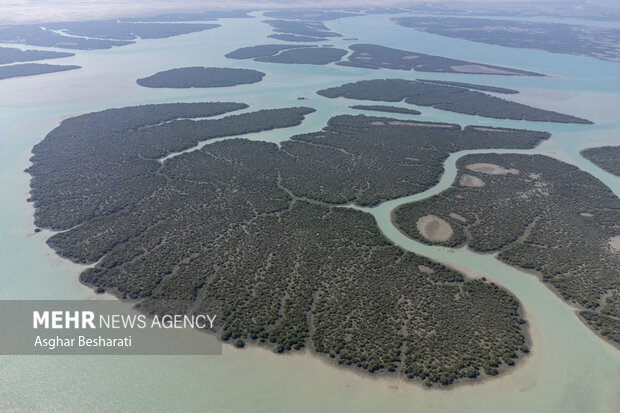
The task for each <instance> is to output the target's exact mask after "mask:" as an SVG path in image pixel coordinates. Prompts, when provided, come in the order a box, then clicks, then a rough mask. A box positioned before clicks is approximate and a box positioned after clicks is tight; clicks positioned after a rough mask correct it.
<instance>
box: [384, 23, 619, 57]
mask: <svg viewBox="0 0 620 413" xmlns="http://www.w3.org/2000/svg"><path fill="white" fill-rule="evenodd" d="M393 20H394V21H395V22H396V23H398V24H400V25H402V26H405V27H411V28H414V29H416V30H420V31H425V32H429V33H433V34H438V35H441V36H449V37H456V38H459V39H467V40H472V41H475V42H481V43H490V44H497V45H500V46H508V47H519V48H524V49H538V50H545V51H548V52H553V53H567V54H572V55H579V56H589V57H594V58H596V59H603V60H611V61H614V62H618V61H620V29H617V28H614V27H605V26H584V25H577V24H565V23H548V22H530V21H515V20H496V19H481V18H463V17H428V16H425V17H395V18H394V19H393Z"/></svg>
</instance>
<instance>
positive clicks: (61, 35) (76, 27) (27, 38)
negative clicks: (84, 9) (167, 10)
mask: <svg viewBox="0 0 620 413" xmlns="http://www.w3.org/2000/svg"><path fill="white" fill-rule="evenodd" d="M216 27H219V25H218V24H189V23H142V22H141V23H134V22H120V21H117V20H114V21H90V22H62V23H48V24H45V26H43V25H41V24H21V25H15V26H1V27H0V41H1V42H4V43H16V44H29V45H34V46H45V47H58V48H61V49H75V50H92V49H109V48H111V47H115V46H126V45H128V44H132V43H134V41H135V40H136V39H138V38H142V39H162V38H166V37H171V36H177V35H180V34H187V33H194V32H199V31H203V30H208V29H213V28H216Z"/></svg>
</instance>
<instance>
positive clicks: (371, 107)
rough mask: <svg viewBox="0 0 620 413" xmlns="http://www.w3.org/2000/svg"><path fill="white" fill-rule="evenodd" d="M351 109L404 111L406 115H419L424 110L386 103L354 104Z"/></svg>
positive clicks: (389, 111)
mask: <svg viewBox="0 0 620 413" xmlns="http://www.w3.org/2000/svg"><path fill="white" fill-rule="evenodd" d="M349 107H350V108H351V109H359V110H374V111H376V112H388V113H404V114H406V115H419V114H421V113H422V112H420V111H419V110H415V109H407V108H400V107H398V106H385V105H353V106H349Z"/></svg>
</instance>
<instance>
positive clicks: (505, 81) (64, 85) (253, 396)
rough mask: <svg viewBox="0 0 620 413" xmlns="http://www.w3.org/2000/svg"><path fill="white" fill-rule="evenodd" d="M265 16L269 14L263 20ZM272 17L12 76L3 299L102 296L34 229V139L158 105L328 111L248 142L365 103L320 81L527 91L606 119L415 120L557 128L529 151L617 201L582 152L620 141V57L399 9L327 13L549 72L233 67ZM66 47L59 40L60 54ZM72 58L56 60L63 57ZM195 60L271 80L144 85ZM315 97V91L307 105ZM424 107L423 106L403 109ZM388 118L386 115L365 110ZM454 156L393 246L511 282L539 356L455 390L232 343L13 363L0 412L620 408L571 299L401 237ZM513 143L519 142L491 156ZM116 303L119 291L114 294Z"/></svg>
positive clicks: (0, 172) (406, 38)
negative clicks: (74, 119)
mask: <svg viewBox="0 0 620 413" xmlns="http://www.w3.org/2000/svg"><path fill="white" fill-rule="evenodd" d="M259 17H260V15H259ZM260 20H261V19H223V20H221V22H220V23H221V24H222V27H220V28H217V29H214V30H208V31H205V32H202V33H194V34H189V35H183V36H178V37H174V38H170V39H161V40H144V41H138V42H137V43H136V44H135V45H130V46H125V47H121V48H115V49H111V50H99V51H81V52H78V53H77V56H75V57H72V58H68V59H63V61H62V63H63V64H77V65H80V66H83V69H80V70H77V71H69V72H61V73H53V74H48V75H43V76H36V77H29V78H15V79H9V80H3V81H1V82H0V191H1V192H0V212H1V213H0V234H1V236H0V286H1V287H0V299H71V300H78V299H80V300H81V299H101V298H102V296H100V295H96V294H94V293H93V292H92V291H91V290H90V289H88V288H86V287H84V286H82V285H81V284H80V283H79V282H78V275H79V273H80V272H81V270H82V269H83V267H81V266H79V265H76V264H72V263H70V262H69V261H67V260H64V259H62V258H60V257H58V256H57V255H55V254H54V253H53V251H52V250H51V249H50V248H48V247H47V245H46V243H45V241H46V239H47V238H48V237H49V236H50V235H52V233H51V232H49V231H43V232H41V233H38V234H34V233H33V231H34V225H33V212H34V211H33V208H32V205H31V204H29V203H28V202H27V201H26V200H27V198H28V191H29V175H27V174H26V173H24V172H23V171H24V169H25V168H27V167H28V166H29V158H30V156H31V155H30V151H31V148H32V146H33V145H35V144H36V143H37V142H39V141H40V140H41V139H43V137H44V136H45V135H46V134H47V133H48V132H49V131H50V130H51V129H53V128H54V127H55V126H57V125H58V123H59V122H60V121H61V120H62V119H63V118H65V117H67V116H71V115H76V114H80V113H86V112H92V111H97V110H103V109H106V108H110V107H123V106H130V105H140V104H146V103H163V102H193V101H237V102H245V103H248V104H249V105H251V107H250V108H249V109H248V110H252V111H253V110H258V109H262V108H278V107H289V106H302V105H303V106H311V107H313V108H315V109H317V111H316V112H315V113H313V114H310V115H309V116H307V118H306V120H305V121H304V122H303V123H302V124H301V125H299V126H297V127H292V128H287V129H281V130H277V131H269V132H263V133H257V134H251V135H246V136H245V137H247V138H249V139H256V140H265V141H270V142H276V143H277V142H281V141H283V140H286V139H288V137H289V136H291V135H293V134H297V133H303V132H311V131H316V130H320V129H321V128H322V127H323V126H325V125H326V123H327V120H328V119H329V118H330V117H331V116H334V115H338V114H343V113H354V114H356V113H363V112H361V111H356V110H352V109H349V108H348V106H349V105H354V104H356V103H360V102H357V101H353V100H345V99H326V98H323V97H320V96H318V95H316V93H315V92H316V91H317V90H319V89H323V88H327V87H332V86H338V85H340V84H342V83H345V82H350V81H356V80H362V79H373V78H406V79H415V78H423V79H424V78H426V79H442V80H452V81H460V82H470V83H482V84H489V85H496V86H501V87H509V88H516V89H519V90H520V91H521V94H519V95H510V96H508V98H509V99H513V100H515V101H519V102H522V103H527V104H530V105H534V106H537V107H541V108H545V109H551V110H557V111H560V112H565V113H568V114H571V115H575V116H580V117H586V118H589V119H591V120H593V121H594V122H595V123H596V124H595V125H564V124H551V123H537V122H525V121H506V120H493V119H486V118H481V117H478V116H469V115H459V114H453V113H450V112H444V111H440V110H434V109H430V108H426V107H421V108H418V107H414V108H416V109H419V110H420V111H421V112H422V115H421V116H409V115H398V114H386V116H388V115H389V116H393V117H398V118H402V119H415V120H428V121H441V122H452V123H458V124H461V125H470V124H475V125H491V126H498V127H514V128H528V129H537V130H547V131H550V132H552V134H553V136H552V138H551V139H550V140H549V141H547V142H544V143H543V144H541V146H539V147H538V148H536V149H534V150H531V151H510V152H519V153H540V154H546V155H549V156H553V157H556V158H558V159H561V160H564V161H566V162H569V163H571V164H574V165H576V166H578V167H579V168H581V169H583V170H585V171H587V172H589V173H591V174H593V175H594V176H595V177H597V178H598V179H600V180H601V181H602V182H604V183H605V184H606V185H607V186H609V187H610V188H611V190H612V191H614V192H615V193H616V194H617V195H618V194H620V179H618V178H616V177H614V176H612V175H610V174H608V173H606V172H605V171H602V170H601V169H599V168H598V167H596V166H595V165H593V164H591V163H590V162H588V161H587V160H585V159H583V158H582V157H581V156H580V155H579V151H580V150H582V149H583V148H587V147H592V146H601V145H610V144H611V145H620V115H619V113H618V108H620V70H619V69H620V64H619V63H612V62H606V61H600V60H595V59H591V58H585V57H576V56H568V55H558V54H550V53H545V52H541V51H535V50H521V49H512V48H504V47H500V46H493V45H485V44H479V43H472V42H468V41H463V40H458V39H449V38H444V37H440V36H435V35H432V34H426V33H420V32H416V31H414V30H411V29H407V28H404V27H400V26H397V25H395V24H393V23H391V22H390V21H389V16H385V15H379V16H368V17H359V18H358V17H356V18H349V19H342V20H337V21H332V22H328V23H327V25H328V27H329V28H330V29H331V30H333V31H336V32H339V33H341V34H343V38H349V37H353V38H357V39H358V40H356V41H351V40H344V39H343V38H340V39H336V40H333V41H330V42H329V43H330V44H333V45H335V46H337V47H338V46H339V47H345V46H347V45H349V44H353V43H376V44H381V45H385V46H390V47H395V48H402V49H406V50H411V51H417V52H422V53H428V54H435V55H441V56H446V57H451V58H459V59H464V60H470V61H475V62H481V63H489V64H495V65H501V66H510V67H515V68H519V69H524V70H531V71H536V72H542V73H546V74H549V75H550V77H545V78H536V77H507V76H491V75H464V74H445V73H415V72H403V71H392V70H367V69H359V68H347V67H340V66H335V65H328V66H312V65H285V64H271V63H258V62H253V61H251V60H229V59H226V58H225V57H224V54H226V53H228V52H230V51H232V50H234V49H236V48H238V47H243V46H249V45H253V44H270V43H278V41H276V40H274V39H268V38H266V36H267V35H268V34H270V33H271V30H270V27H269V26H267V25H265V24H264V23H261V22H260ZM50 50H53V49H50ZM59 62H60V60H57V61H55V63H59ZM182 66H220V67H240V68H252V69H256V70H260V71H263V72H265V73H266V74H267V76H266V77H265V78H264V80H263V81H262V82H259V83H256V84H252V85H240V86H235V87H231V88H217V89H214V88H212V89H186V90H183V89H147V88H142V87H140V86H138V85H137V84H136V83H135V80H136V79H137V78H141V77H145V76H148V75H151V74H153V73H155V72H158V71H161V70H166V69H171V68H174V67H182ZM298 97H305V98H306V99H305V100H298V99H297V98H298ZM397 105H399V106H403V107H404V106H407V107H412V105H405V104H397ZM366 113H367V114H371V115H372V114H376V115H379V116H380V115H381V114H380V113H372V112H366ZM473 152H480V151H463V152H459V153H458V154H453V155H452V156H450V157H449V158H448V160H447V161H446V164H445V173H444V175H443V176H442V180H441V182H440V183H439V184H438V185H437V186H436V187H434V188H432V189H430V190H428V191H426V192H424V193H423V194H418V195H414V196H412V197H407V198H403V199H399V200H394V201H389V202H386V203H384V204H382V205H380V206H378V207H376V208H372V209H368V210H367V211H368V212H370V213H372V214H373V215H374V217H375V219H376V221H377V223H378V225H379V227H380V229H381V230H382V231H383V233H384V234H385V235H386V236H387V237H388V238H390V239H391V240H392V241H393V242H394V243H395V244H397V245H400V246H401V247H403V248H406V249H408V250H411V251H414V252H416V253H418V254H421V255H424V256H427V257H430V258H432V259H435V260H437V261H440V262H442V263H444V264H447V265H450V266H453V267H456V268H459V269H461V270H463V271H464V272H466V273H467V274H469V275H470V276H473V277H478V276H485V277H487V278H488V279H490V280H493V281H495V282H497V283H498V284H501V285H502V286H504V287H505V288H507V289H508V290H509V291H510V292H511V293H513V294H514V295H515V296H516V297H517V298H518V299H519V300H520V301H521V303H522V305H523V308H524V311H525V314H526V318H527V320H528V322H529V328H530V332H531V335H532V339H533V342H532V345H531V354H530V355H529V356H528V357H526V358H525V359H524V360H519V361H518V363H517V367H516V368H513V369H510V370H508V373H507V374H503V375H501V376H500V377H499V378H493V379H489V380H487V381H485V382H476V384H473V385H470V384H464V385H460V386H457V387H454V388H451V389H450V390H445V389H440V388H433V389H431V390H429V389H426V388H424V387H422V386H420V385H419V384H416V383H415V382H410V381H406V380H401V379H399V378H386V377H379V376H371V375H369V374H359V373H357V372H355V371H353V370H350V369H342V368H337V367H334V365H333V364H329V363H327V362H326V361H325V360H324V359H323V358H321V357H318V356H315V355H312V354H310V353H307V352H303V353H295V354H288V355H277V354H274V353H272V352H271V351H268V350H264V349H261V348H257V347H250V348H246V349H243V350H237V349H235V348H233V347H232V346H229V345H225V346H224V350H223V355H221V356H199V357H197V356H138V357H135V356H134V357H131V356H118V357H114V356H94V357H89V356H70V357H62V356H18V357H16V356H11V357H8V356H3V357H2V356H0V411H45V412H54V411H58V412H67V411H136V410H142V411H153V412H155V411H210V412H211V411H212V412H240V411H254V412H316V411H321V412H344V411H357V412H364V411H374V412H376V411H379V410H380V411H386V412H401V411H402V412H453V411H459V412H476V413H480V412H524V411H530V412H562V413H566V412H584V411H588V412H592V413H594V412H618V411H620V351H619V350H617V349H615V348H613V347H612V346H611V345H609V344H607V343H605V342H604V341H602V340H601V339H599V338H598V337H596V336H595V335H594V334H593V333H592V332H591V331H590V330H589V329H588V328H587V327H586V326H585V325H584V324H583V323H581V322H580V321H579V319H578V317H577V315H576V314H575V311H574V308H572V307H570V306H569V305H568V304H566V303H565V302H564V301H562V300H561V299H559V298H558V297H557V296H556V295H554V294H553V293H552V292H551V291H550V290H549V289H547V288H546V287H545V285H544V284H543V283H542V282H540V281H539V280H538V279H537V278H536V277H535V276H533V275H531V274H527V273H525V272H521V271H518V270H516V269H514V268H512V267H509V266H507V265H505V264H502V263H501V262H499V261H497V260H496V259H495V257H494V256H493V255H478V254H475V253H472V252H471V251H468V250H467V249H463V248H462V249H456V250H454V249H446V248H438V247H430V246H427V245H423V244H420V243H418V242H415V241H412V240H410V239H408V238H406V237H404V236H403V235H402V234H401V233H400V232H398V231H397V230H396V229H395V228H394V226H393V225H392V223H391V222H390V219H389V214H390V211H391V210H392V209H393V208H394V207H396V206H398V205H400V204H402V203H405V202H410V201H415V200H419V199H423V198H424V197H428V196H431V195H434V194H436V193H439V192H441V191H442V190H444V189H446V188H447V187H449V186H450V185H451V183H452V181H453V180H454V177H455V174H456V169H455V162H456V160H457V159H458V158H459V157H460V156H462V155H464V154H467V153H473ZM487 152H509V151H501V150H495V151H487ZM104 298H107V299H111V297H104Z"/></svg>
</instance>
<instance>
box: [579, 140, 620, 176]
mask: <svg viewBox="0 0 620 413" xmlns="http://www.w3.org/2000/svg"><path fill="white" fill-rule="evenodd" d="M581 155H582V156H583V157H584V158H586V159H587V160H589V161H590V162H592V163H593V164H595V165H596V166H598V167H599V168H601V169H604V170H606V171H607V172H609V173H610V174H614V175H616V176H620V146H602V147H600V148H588V149H585V150H583V151H581Z"/></svg>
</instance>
